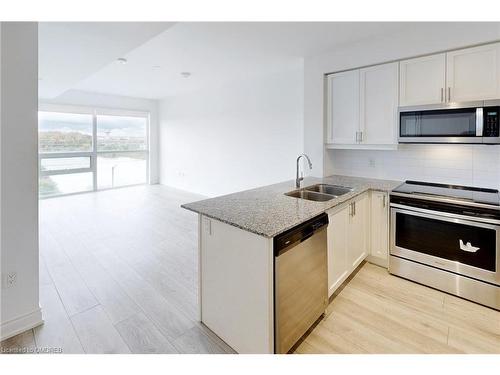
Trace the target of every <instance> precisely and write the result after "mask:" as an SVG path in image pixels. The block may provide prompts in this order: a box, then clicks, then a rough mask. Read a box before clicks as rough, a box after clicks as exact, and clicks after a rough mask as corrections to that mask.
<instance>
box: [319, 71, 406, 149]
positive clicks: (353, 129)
mask: <svg viewBox="0 0 500 375" xmlns="http://www.w3.org/2000/svg"><path fill="white" fill-rule="evenodd" d="M397 107H398V64H397V63H390V64H383V65H377V66H373V67H370V68H365V69H357V70H351V71H348V72H342V73H337V74H331V75H329V76H328V102H327V108H328V121H327V140H326V143H327V144H329V145H330V147H332V148H370V147H374V148H379V147H380V145H395V144H396V126H397Z"/></svg>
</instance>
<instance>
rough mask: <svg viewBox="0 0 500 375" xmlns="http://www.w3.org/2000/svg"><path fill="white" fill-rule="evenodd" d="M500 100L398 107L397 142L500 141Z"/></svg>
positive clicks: (487, 142) (488, 142) (494, 142)
mask: <svg viewBox="0 0 500 375" xmlns="http://www.w3.org/2000/svg"><path fill="white" fill-rule="evenodd" d="M499 117H500V101H496V100H495V101H493V100H491V101H478V102H468V103H460V104H458V103H450V104H446V105H434V106H424V107H422V106H419V107H400V108H399V137H398V140H399V143H486V144H498V143H500V121H499Z"/></svg>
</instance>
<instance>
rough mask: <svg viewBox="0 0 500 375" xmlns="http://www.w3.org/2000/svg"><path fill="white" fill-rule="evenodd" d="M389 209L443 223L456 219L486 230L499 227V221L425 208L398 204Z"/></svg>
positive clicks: (393, 204) (392, 204)
mask: <svg viewBox="0 0 500 375" xmlns="http://www.w3.org/2000/svg"><path fill="white" fill-rule="evenodd" d="M390 207H391V209H394V210H397V211H406V212H408V213H410V214H411V213H412V212H413V214H414V215H415V214H416V213H422V214H426V215H429V217H432V218H435V219H438V220H439V219H441V220H445V221H454V220H453V219H458V220H461V221H467V222H469V223H470V224H471V225H476V226H484V227H488V228H492V227H493V226H496V227H499V226H500V220H496V219H487V218H483V217H475V216H466V215H459V214H452V213H450V212H443V211H435V210H428V209H425V208H419V207H413V206H405V205H403V204H399V203H391V205H390ZM481 224H482V225H481ZM484 224H490V226H487V225H484Z"/></svg>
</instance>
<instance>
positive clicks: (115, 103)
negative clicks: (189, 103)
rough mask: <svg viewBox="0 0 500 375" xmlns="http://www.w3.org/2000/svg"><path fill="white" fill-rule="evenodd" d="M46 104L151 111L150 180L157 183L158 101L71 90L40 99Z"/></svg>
mask: <svg viewBox="0 0 500 375" xmlns="http://www.w3.org/2000/svg"><path fill="white" fill-rule="evenodd" d="M40 103H44V104H63V105H74V106H84V107H101V108H110V109H124V110H129V111H144V112H149V113H150V124H149V128H150V129H149V133H150V134H149V154H150V164H149V166H150V175H149V182H150V183H151V184H157V183H158V182H159V175H158V156H159V150H158V147H159V144H158V139H159V131H158V126H159V119H158V101H157V100H150V99H142V98H131V97H126V96H117V95H105V94H99V93H92V92H85V91H78V90H69V91H66V92H65V93H64V94H63V95H60V96H58V97H57V98H55V99H50V100H49V99H40Z"/></svg>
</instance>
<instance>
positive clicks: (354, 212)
mask: <svg viewBox="0 0 500 375" xmlns="http://www.w3.org/2000/svg"><path fill="white" fill-rule="evenodd" d="M352 211H353V213H352V216H356V202H352Z"/></svg>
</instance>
